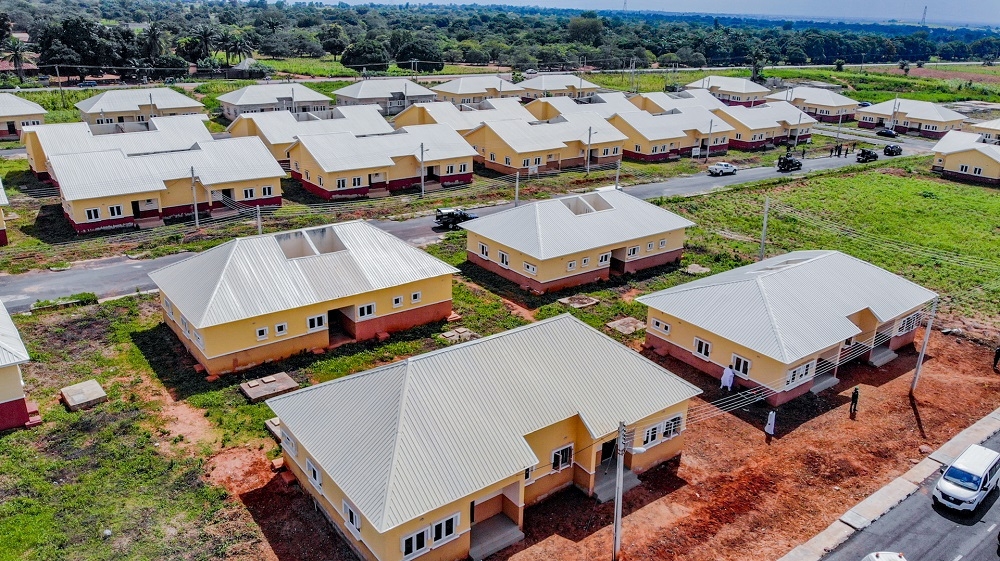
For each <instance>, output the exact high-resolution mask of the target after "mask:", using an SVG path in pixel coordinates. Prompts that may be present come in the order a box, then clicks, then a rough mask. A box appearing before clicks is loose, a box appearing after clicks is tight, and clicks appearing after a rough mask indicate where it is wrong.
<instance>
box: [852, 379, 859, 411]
mask: <svg viewBox="0 0 1000 561" xmlns="http://www.w3.org/2000/svg"><path fill="white" fill-rule="evenodd" d="M859 397H861V390H859V389H858V386H854V391H853V392H851V415H857V413H858V398H859Z"/></svg>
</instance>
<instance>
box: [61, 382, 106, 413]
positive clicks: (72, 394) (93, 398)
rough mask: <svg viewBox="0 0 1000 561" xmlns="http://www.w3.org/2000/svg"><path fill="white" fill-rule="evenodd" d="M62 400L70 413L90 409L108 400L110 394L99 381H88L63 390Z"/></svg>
mask: <svg viewBox="0 0 1000 561" xmlns="http://www.w3.org/2000/svg"><path fill="white" fill-rule="evenodd" d="M61 394H62V400H63V403H65V404H66V407H67V408H68V409H69V410H70V411H79V410H81V409H89V408H91V407H93V406H95V405H97V404H98V403H103V402H105V401H107V400H108V394H106V393H104V388H102V387H101V385H100V384H98V383H97V380H87V381H86V382H80V383H79V384H73V385H72V386H66V387H65V388H63V389H62V392H61Z"/></svg>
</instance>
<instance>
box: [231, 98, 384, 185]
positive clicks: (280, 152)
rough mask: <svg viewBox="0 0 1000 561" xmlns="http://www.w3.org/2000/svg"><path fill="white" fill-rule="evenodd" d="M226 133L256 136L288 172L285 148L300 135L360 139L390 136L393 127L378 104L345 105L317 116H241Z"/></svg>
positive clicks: (306, 114)
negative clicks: (345, 135)
mask: <svg viewBox="0 0 1000 561" xmlns="http://www.w3.org/2000/svg"><path fill="white" fill-rule="evenodd" d="M226 131H227V132H228V133H229V134H231V135H232V136H234V137H240V136H256V137H257V138H259V139H261V141H262V142H263V143H264V146H266V147H267V149H268V151H269V152H271V155H272V156H274V159H275V160H277V161H278V163H279V164H281V166H282V167H283V168H285V169H286V170H287V169H290V168H289V165H290V164H289V161H288V149H289V148H291V147H292V144H294V143H295V139H296V138H297V137H299V136H305V135H312V134H328V133H334V132H349V133H351V134H354V135H357V136H362V135H368V134H385V133H390V132H392V131H393V128H392V125H390V124H389V122H388V121H386V120H385V117H383V116H382V113H381V108H380V107H379V106H378V105H344V106H340V107H334V108H333V109H331V110H329V111H323V112H319V113H291V112H289V111H271V112H267V113H244V114H242V115H240V116H239V117H237V118H236V120H235V121H233V122H232V123H231V124H230V125H229V127H227V128H226Z"/></svg>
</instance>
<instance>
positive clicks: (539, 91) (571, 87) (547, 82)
mask: <svg viewBox="0 0 1000 561" xmlns="http://www.w3.org/2000/svg"><path fill="white" fill-rule="evenodd" d="M517 86H518V87H519V88H521V89H523V90H524V99H526V100H531V99H538V98H542V97H562V96H565V97H573V98H583V97H588V96H591V95H594V94H595V93H597V90H599V89H600V86H598V85H597V84H595V83H593V82H588V81H587V80H584V79H583V76H573V75H572V74H539V75H538V76H535V77H534V78H531V79H530V80H525V81H523V82H518V83H517Z"/></svg>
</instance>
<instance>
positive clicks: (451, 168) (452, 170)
mask: <svg viewBox="0 0 1000 561" xmlns="http://www.w3.org/2000/svg"><path fill="white" fill-rule="evenodd" d="M444 172H445V173H446V174H448V175H452V174H454V173H455V165H454V164H448V165H447V166H445V168H444Z"/></svg>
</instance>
